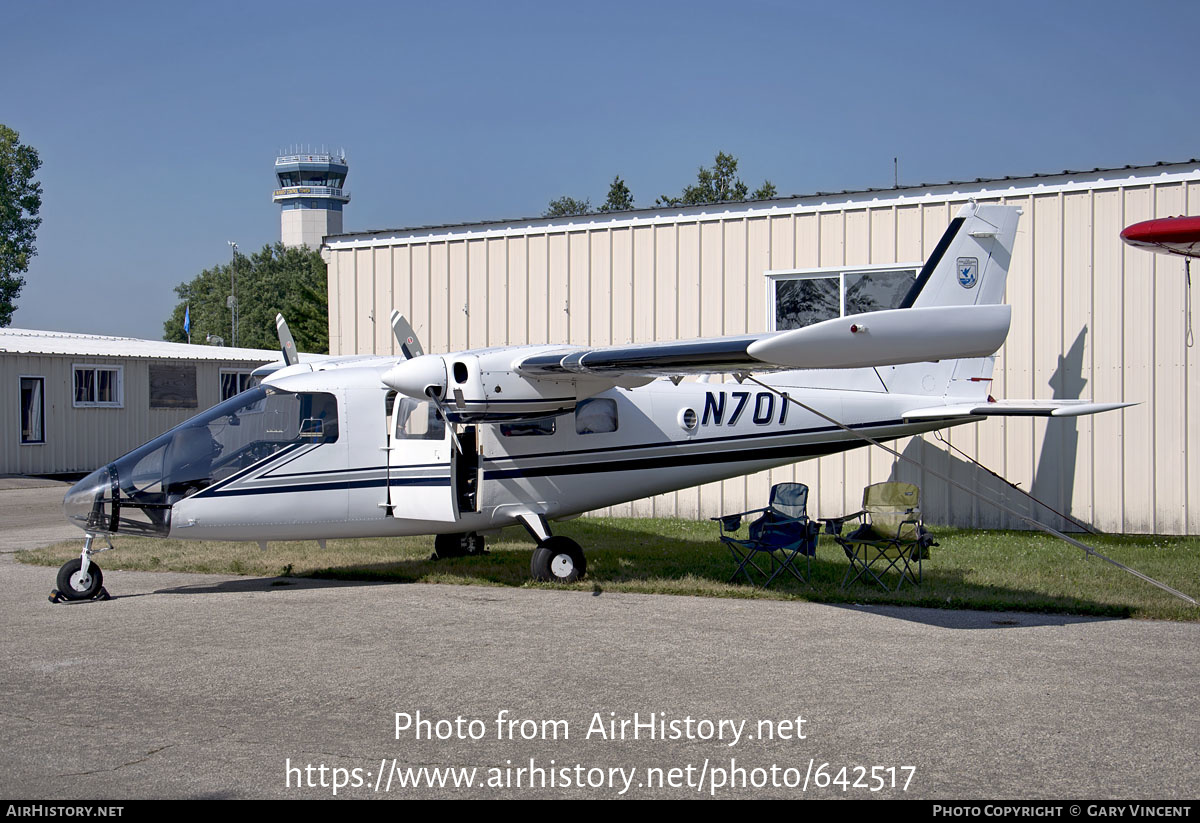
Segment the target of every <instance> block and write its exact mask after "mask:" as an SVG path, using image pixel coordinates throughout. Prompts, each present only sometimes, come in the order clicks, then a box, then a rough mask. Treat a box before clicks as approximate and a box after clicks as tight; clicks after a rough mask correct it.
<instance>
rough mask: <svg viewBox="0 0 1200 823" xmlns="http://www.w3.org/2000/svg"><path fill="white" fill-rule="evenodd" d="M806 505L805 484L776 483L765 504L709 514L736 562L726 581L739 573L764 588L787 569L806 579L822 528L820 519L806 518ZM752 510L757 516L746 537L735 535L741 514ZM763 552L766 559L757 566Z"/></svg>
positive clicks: (799, 578) (806, 488)
mask: <svg viewBox="0 0 1200 823" xmlns="http://www.w3.org/2000/svg"><path fill="white" fill-rule="evenodd" d="M807 506H808V486H806V485H804V484H803V483H779V484H776V485H775V486H772V487H771V500H770V503H768V505H767V506H766V508H762V509H751V510H750V511H747V512H739V513H738V514H726V515H722V516H721V517H714V518H712V519H713V520H715V521H717V522H718V523H719V524H720V526H721V542H722V543H724V544H725V545H726V546H728V547H729V551H730V553H732V554H733V559H734V561H735V562H736V563H737V564H738V566H737V569H736V570H735V571H734V572H733V574H732V575H731V576H730V578H729V582H730V583H732V582H733V581H734V580H736V579H737V578H738V576H739V575H741V576H744V577H745V578H746V582H747V583H749V584H750V585H752V586H753V585H755V584H756V582H757V580H761V581H762V583H761V585H760V588H764V589H765V588H766V587H767V586H769V585H771V583H772V582H773V581H774V580H775V578H776V577H778V576H779V575H780V574H781V573H783V572H784V571H787V572H788V573H789V574H791V575H792V576H793V577H795V578H796V579H797V580H799V581H800V582H801V583H807V582H808V578H809V575H810V574H811V572H812V557H813V555H814V554H816V553H817V536H818V535H819V534H820V531H821V525H820V524H819V523H815V522H813V521H811V520H809V519H808V513H807V511H806V509H807ZM751 514H758V515H760V516H759V517H758V518H757V519H755V520H754V521H753V522H751V523H750V535H749V538H748V539H746V540H741V539H739V538H737V537H734V534H735V533H736V532H737V531H738V529H740V528H741V525H742V518H743V517H746V516H747V515H751ZM801 555H803V556H804V560H805V564H804V568H803V570H802V569H801V568H800V567H799V566H798V565H797V559H798V558H799V557H800V556H801ZM764 556H765V559H766V562H765V563H763V565H761V566H760V565H759V563H761V562H763V560H764ZM764 566H765V568H764ZM756 576H757V578H756Z"/></svg>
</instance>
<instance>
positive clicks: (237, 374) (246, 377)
mask: <svg viewBox="0 0 1200 823" xmlns="http://www.w3.org/2000/svg"><path fill="white" fill-rule="evenodd" d="M220 379H221V402H222V403H224V402H225V401H226V400H228V399H229V398H231V397H234V396H236V395H239V394H241V393H242V392H244V391H245V390H246V389H248V388H250V387H251V386H252V385H253V380H254V377H253V372H250V371H245V370H242V369H221V374H220Z"/></svg>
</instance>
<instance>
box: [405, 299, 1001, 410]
mask: <svg viewBox="0 0 1200 823" xmlns="http://www.w3.org/2000/svg"><path fill="white" fill-rule="evenodd" d="M1010 319H1011V313H1010V309H1009V307H1008V306H1006V305H1002V304H1001V305H981V306H931V307H926V308H908V309H889V310H885V311H878V312H868V313H865V314H859V315H854V316H851V317H839V318H834V319H833V320H826V321H824V322H822V323H816V324H814V325H812V326H806V327H804V328H801V329H793V330H791V331H785V332H775V333H767V334H760V335H741V336H736V337H723V338H710V339H704V340H684V341H676V342H670V343H642V344H633V345H626V346H611V347H605V348H587V347H578V346H554V345H548V346H525V347H520V348H497V349H481V350H477V351H469V352H460V353H456V354H446V355H440V354H427V355H422V356H420V357H414V358H411V359H406V360H403V361H401V362H399V363H397V364H395V365H394V366H392V367H391V368H389V369H388V370H387V371H386V372H385V373H384V374H383V376H382V380H383V383H384V384H385V385H387V386H389V387H390V388H393V389H395V390H396V391H398V392H401V393H402V394H406V395H408V396H409V397H414V398H417V399H424V398H434V399H435V400H436V401H437V402H438V403H439V405H441V406H442V407H443V408H444V411H445V413H446V415H447V417H448V418H449V419H451V420H453V421H455V422H484V421H503V420H518V419H525V418H530V417H537V416H545V415H553V414H562V413H564V412H567V411H570V410H571V409H572V408H574V407H575V404H576V403H577V402H578V401H580V400H582V399H584V398H587V397H591V396H593V395H595V394H599V393H600V392H603V391H607V390H609V389H611V388H613V387H615V386H622V387H625V388H632V387H635V386H639V385H644V384H645V383H648V382H649V381H650V380H652V379H654V378H655V377H658V376H664V375H665V376H672V377H674V376H679V375H684V374H699V373H721V372H733V373H737V372H751V371H753V372H764V371H778V370H782V369H809V368H821V369H831V368H860V367H864V366H881V365H891V364H895V363H911V362H920V361H925V360H941V359H950V358H958V357H983V356H987V355H990V354H992V353H993V352H995V351H996V349H998V348H999V347H1000V346H1001V344H1003V342H1004V338H1005V336H1006V335H1007V334H1008V327H1009V323H1010Z"/></svg>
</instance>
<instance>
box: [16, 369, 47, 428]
mask: <svg viewBox="0 0 1200 823" xmlns="http://www.w3.org/2000/svg"><path fill="white" fill-rule="evenodd" d="M45 389H46V378H44V377H22V378H21V442H22V443H28V444H35V443H45V442H46V400H45Z"/></svg>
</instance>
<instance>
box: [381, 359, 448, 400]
mask: <svg viewBox="0 0 1200 823" xmlns="http://www.w3.org/2000/svg"><path fill="white" fill-rule="evenodd" d="M383 384H384V385H385V386H387V387H388V388H391V389H395V390H396V391H398V392H400V393H401V394H404V395H407V396H409V397H415V398H417V399H418V400H423V399H425V398H426V397H427V396H428V394H427V392H428V390H429V389H430V388H436V389H437V390H438V393H439V394H441V395H442V396H445V393H446V361H445V360H443V359H442V358H441V357H440V356H438V355H436V354H425V355H422V356H420V357H414V358H413V359H412V360H405V361H403V362H401V363H397V364H396V365H395V366H392V367H391V368H390V369H388V370H387V371H386V372H384V374H383Z"/></svg>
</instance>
